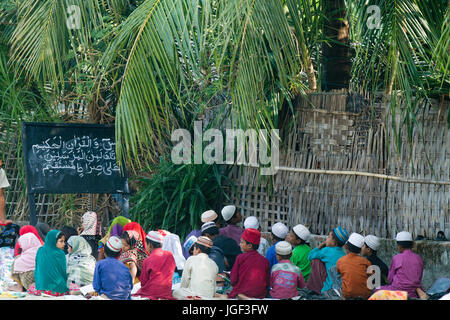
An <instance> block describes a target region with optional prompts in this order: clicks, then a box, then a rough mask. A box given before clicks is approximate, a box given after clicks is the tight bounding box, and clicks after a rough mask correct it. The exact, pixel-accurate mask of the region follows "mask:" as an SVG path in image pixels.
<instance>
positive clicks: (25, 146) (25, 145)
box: [21, 122, 129, 225]
mask: <svg viewBox="0 0 450 320" xmlns="http://www.w3.org/2000/svg"><path fill="white" fill-rule="evenodd" d="M30 128H45V129H47V130H48V129H51V128H56V129H57V130H64V129H70V130H74V129H77V128H79V129H82V130H89V131H91V130H92V132H94V131H95V130H102V131H103V132H107V131H111V132H110V134H111V135H110V137H111V138H113V139H114V142H115V131H114V129H115V127H114V125H107V124H86V123H52V122H21V129H22V150H23V159H24V170H25V179H26V185H27V194H28V204H29V209H30V223H31V224H32V225H36V223H37V217H36V204H35V198H34V196H35V194H74V193H76V194H78V193H79V194H97V193H106V194H108V193H109V194H119V195H120V196H121V198H122V200H123V206H122V210H123V212H124V213H123V215H124V216H126V217H129V212H128V211H129V201H128V196H129V188H128V179H127V173H126V170H125V165H124V164H125V162H124V161H123V159H122V161H121V162H122V166H121V168H120V170H121V174H120V176H121V177H120V179H119V180H120V181H119V182H116V183H115V184H114V185H111V187H108V184H107V185H106V186H105V184H102V185H101V186H97V185H96V184H93V185H92V186H91V185H89V187H88V188H86V187H85V188H84V189H78V188H77V187H75V188H74V189H73V190H72V189H71V188H70V187H66V188H65V189H61V190H58V189H55V188H53V189H45V188H36V187H33V185H32V183H31V178H30V177H31V171H30V170H31V168H30V165H29V155H28V154H29V150H30V148H31V145H30V143H29V140H30V139H28V137H27V134H28V131H29V129H30ZM116 179H117V177H116ZM91 210H92V208H91Z"/></svg>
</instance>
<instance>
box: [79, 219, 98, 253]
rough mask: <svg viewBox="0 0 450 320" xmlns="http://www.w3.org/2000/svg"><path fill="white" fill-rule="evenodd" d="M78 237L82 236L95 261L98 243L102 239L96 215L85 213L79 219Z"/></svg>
mask: <svg viewBox="0 0 450 320" xmlns="http://www.w3.org/2000/svg"><path fill="white" fill-rule="evenodd" d="M80 229H81V230H80V233H79V235H80V236H82V237H83V238H84V239H85V240H86V241H87V242H88V243H89V245H90V246H91V248H92V255H93V256H94V258H95V259H96V260H97V257H98V241H99V240H100V239H101V237H102V232H101V224H100V223H99V222H98V217H97V213H95V212H93V211H88V212H86V213H85V214H84V215H83V216H82V217H81V228H80Z"/></svg>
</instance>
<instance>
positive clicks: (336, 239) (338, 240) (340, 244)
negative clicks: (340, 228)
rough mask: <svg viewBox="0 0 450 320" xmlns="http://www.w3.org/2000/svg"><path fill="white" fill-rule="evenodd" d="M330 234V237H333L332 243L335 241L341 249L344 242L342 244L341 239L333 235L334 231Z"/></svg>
mask: <svg viewBox="0 0 450 320" xmlns="http://www.w3.org/2000/svg"><path fill="white" fill-rule="evenodd" d="M331 234H332V235H331V236H332V237H333V239H334V241H336V243H337V245H338V247H342V246H343V245H344V244H345V242H342V241H341V239H339V238H338V237H337V235H336V234H335V233H334V231H333V232H332V233H331Z"/></svg>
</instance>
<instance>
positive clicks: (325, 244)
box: [319, 241, 327, 249]
mask: <svg viewBox="0 0 450 320" xmlns="http://www.w3.org/2000/svg"><path fill="white" fill-rule="evenodd" d="M326 246H327V242H326V241H324V242H322V243H321V244H319V249H322V248H324V247H326Z"/></svg>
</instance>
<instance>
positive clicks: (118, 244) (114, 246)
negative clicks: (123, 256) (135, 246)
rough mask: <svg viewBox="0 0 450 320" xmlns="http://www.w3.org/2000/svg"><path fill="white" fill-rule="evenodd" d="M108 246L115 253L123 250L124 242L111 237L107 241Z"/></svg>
mask: <svg viewBox="0 0 450 320" xmlns="http://www.w3.org/2000/svg"><path fill="white" fill-rule="evenodd" d="M106 246H107V247H108V248H109V249H111V250H112V251H114V252H119V251H120V249H122V240H120V239H119V238H118V237H116V236H111V237H109V239H108V241H106Z"/></svg>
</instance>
